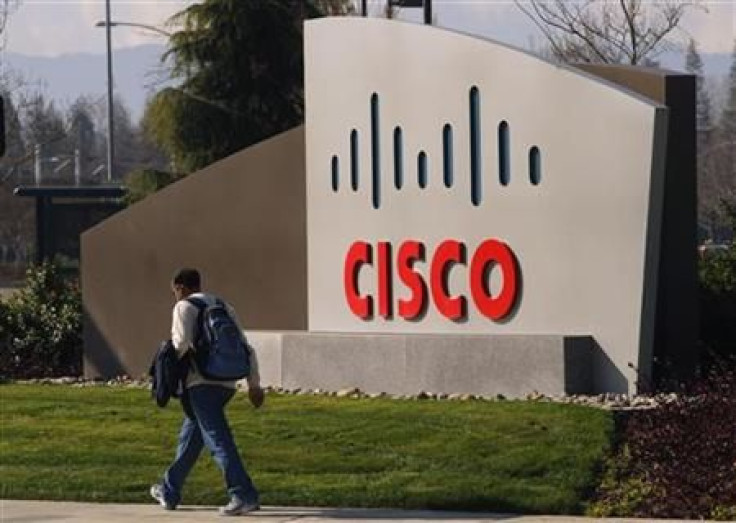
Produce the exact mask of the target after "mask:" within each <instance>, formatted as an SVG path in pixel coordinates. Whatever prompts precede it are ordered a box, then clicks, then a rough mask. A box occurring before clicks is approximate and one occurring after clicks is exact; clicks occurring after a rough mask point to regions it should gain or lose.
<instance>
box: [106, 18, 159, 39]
mask: <svg viewBox="0 0 736 523" xmlns="http://www.w3.org/2000/svg"><path fill="white" fill-rule="evenodd" d="M119 25H124V26H127V27H140V28H141V29H147V30H149V31H153V32H154V33H159V34H160V35H163V36H165V37H167V38H168V37H170V36H171V33H169V32H168V31H164V30H163V29H161V28H160V27H156V26H154V25H147V24H139V23H138V22H118V21H114V20H111V21H110V22H106V21H105V20H100V21H99V22H97V23H96V24H95V27H108V26H109V27H117V26H119Z"/></svg>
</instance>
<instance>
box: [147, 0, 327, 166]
mask: <svg viewBox="0 0 736 523" xmlns="http://www.w3.org/2000/svg"><path fill="white" fill-rule="evenodd" d="M319 14H320V11H319V10H318V9H317V7H316V5H315V4H314V3H313V2H312V1H310V0H302V1H299V2H294V1H293V0H269V1H258V2H252V1H243V0H204V1H203V2H201V3H196V4H193V5H191V6H189V7H187V8H186V9H185V10H184V11H182V12H180V13H178V14H177V15H175V16H174V18H173V22H174V23H179V24H180V27H181V30H179V31H177V32H175V33H174V34H173V35H172V37H171V40H170V43H169V50H168V52H167V55H166V56H165V57H166V58H168V59H169V60H170V63H171V64H172V69H171V72H172V78H173V79H174V80H178V81H179V85H178V86H177V87H175V88H168V89H165V90H164V91H162V92H160V93H159V94H157V95H156V97H154V99H153V100H152V101H151V103H150V104H149V105H148V107H147V108H146V114H145V116H144V126H145V128H146V131H147V132H148V134H149V135H150V136H151V137H152V138H153V139H154V141H156V142H157V143H158V144H159V145H160V146H161V147H162V148H163V149H164V150H165V151H166V152H167V153H168V154H169V156H170V157H171V158H172V159H174V160H175V162H176V167H177V169H178V170H179V171H180V172H191V171H194V170H196V169H199V168H201V167H204V166H205V165H208V164H210V163H212V162H214V161H216V160H219V159H220V158H223V157H225V156H227V155H229V154H232V153H234V152H236V151H238V150H240V149H243V148H245V147H247V146H249V145H251V144H254V143H257V142H259V141H261V140H264V139H265V138H268V137H270V136H272V135H275V134H277V133H280V132H283V131H285V130H287V129H289V128H291V127H294V126H296V125H299V124H300V123H301V122H302V119H303V74H302V71H303V65H302V22H303V21H304V19H306V18H310V17H315V16H319Z"/></svg>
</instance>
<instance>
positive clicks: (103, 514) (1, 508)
mask: <svg viewBox="0 0 736 523" xmlns="http://www.w3.org/2000/svg"><path fill="white" fill-rule="evenodd" d="M244 517H246V518H248V519H247V521H250V522H253V523H257V522H263V523H287V522H289V523H290V522H298V523H320V522H329V523H338V522H343V521H344V522H348V521H359V522H361V523H371V522H376V523H381V522H385V521H401V522H407V523H421V522H423V521H427V522H430V521H453V522H464V523H474V522H487V521H508V522H510V523H586V522H587V523H595V522H607V523H614V522H615V523H644V522H646V521H659V522H669V523H685V520H664V519H660V520H645V519H595V518H584V517H574V516H524V515H518V514H491V513H469V512H444V511H429V510H394V509H353V508H345V509H341V508H301V507H263V508H262V509H261V510H259V511H257V512H255V513H253V514H249V515H247V516H244ZM0 521H2V522H3V523H21V522H22V523H31V522H42V521H43V522H47V521H55V522H60V523H64V522H75V523H100V522H105V523H108V522H109V523H123V522H125V523H134V522H139V521H143V522H146V521H151V522H153V521H177V522H192V521H197V522H207V521H220V522H221V521H224V519H223V518H222V517H221V516H219V514H218V513H217V508H216V507H203V506H187V505H184V506H182V507H179V508H178V509H177V510H175V511H166V510H163V509H162V508H161V507H159V506H157V505H156V504H155V503H151V504H147V505H140V504H138V505H133V504H120V503H76V502H67V501H17V500H0ZM225 521H226V520H225Z"/></svg>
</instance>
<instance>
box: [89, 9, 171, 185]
mask: <svg viewBox="0 0 736 523" xmlns="http://www.w3.org/2000/svg"><path fill="white" fill-rule="evenodd" d="M119 25H125V26H129V27H141V28H143V29H148V30H149V31H154V32H157V33H159V34H161V35H164V36H166V37H169V36H171V33H169V32H167V31H164V30H163V29H159V28H158V27H154V26H152V25H146V24H138V23H134V22H115V21H112V20H110V0H105V20H100V21H99V22H97V23H96V24H95V27H104V28H105V32H106V33H107V181H108V182H112V178H113V167H112V166H113V160H114V159H115V142H114V139H113V127H114V125H115V124H114V119H113V93H112V32H111V29H112V28H113V27H117V26H119Z"/></svg>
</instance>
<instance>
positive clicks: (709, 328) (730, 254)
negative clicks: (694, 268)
mask: <svg viewBox="0 0 736 523" xmlns="http://www.w3.org/2000/svg"><path fill="white" fill-rule="evenodd" d="M725 211H726V212H727V214H728V216H730V219H731V228H732V229H733V230H734V233H736V207H734V206H732V207H727V208H726V209H725ZM699 279H700V340H701V341H702V342H703V344H704V345H705V347H706V350H707V352H706V354H705V360H704V363H705V364H706V365H709V364H710V361H711V358H713V357H715V358H724V357H725V358H729V357H733V356H736V243H731V245H729V246H728V247H726V248H720V249H711V250H710V251H708V250H705V251H703V253H702V256H701V258H700V265H699Z"/></svg>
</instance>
